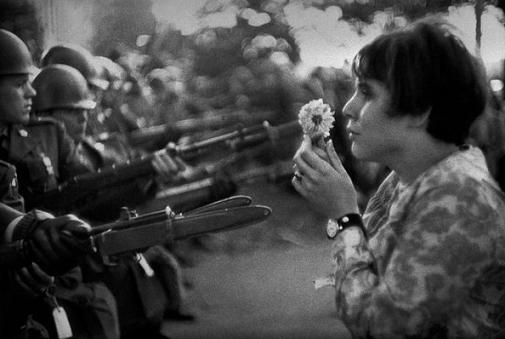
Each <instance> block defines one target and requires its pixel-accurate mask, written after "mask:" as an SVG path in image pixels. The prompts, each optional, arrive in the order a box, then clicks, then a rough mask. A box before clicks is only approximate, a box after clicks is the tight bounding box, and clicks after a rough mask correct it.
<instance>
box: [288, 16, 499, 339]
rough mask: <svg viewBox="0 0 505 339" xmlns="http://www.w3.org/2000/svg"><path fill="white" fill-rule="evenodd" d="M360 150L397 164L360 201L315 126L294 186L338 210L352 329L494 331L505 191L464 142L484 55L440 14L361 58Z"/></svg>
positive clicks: (355, 137) (343, 299)
mask: <svg viewBox="0 0 505 339" xmlns="http://www.w3.org/2000/svg"><path fill="white" fill-rule="evenodd" d="M353 73H354V75H355V79H356V82H355V84H356V87H355V92H354V95H353V96H352V98H351V99H350V100H349V102H348V103H347V104H346V106H345V107H344V110H343V112H344V115H345V116H346V117H347V118H348V119H349V121H348V124H347V130H348V132H349V138H350V140H351V144H352V146H351V147H352V153H353V155H354V156H355V157H356V158H358V159H360V160H365V161H373V162H378V163H380V164H382V165H385V166H387V167H388V168H390V169H391V170H392V171H391V173H390V175H389V176H388V177H387V178H386V179H385V180H384V182H383V183H382V184H381V186H380V187H379V189H378V191H377V192H376V194H375V195H374V196H373V197H372V198H371V200H370V201H369V203H368V206H367V208H366V210H365V211H364V214H363V216H361V214H360V213H359V210H358V206H357V203H356V193H355V190H354V188H353V185H352V183H351V180H350V179H349V176H348V175H347V173H346V172H345V170H344V169H343V167H342V165H341V163H340V161H339V158H338V156H337V155H336V153H335V151H334V148H333V145H332V144H331V143H328V144H327V145H326V149H324V150H323V149H321V148H318V147H317V146H315V145H311V141H310V139H309V138H306V139H305V140H304V141H303V143H302V146H301V147H300V148H299V150H298V151H297V153H296V155H295V157H294V161H295V167H296V169H297V172H296V174H295V177H294V178H293V181H292V182H293V185H294V187H295V188H296V189H297V190H298V192H300V193H301V194H302V195H303V196H304V197H305V198H306V199H307V200H308V201H309V202H311V203H312V205H313V206H314V208H316V209H317V210H318V211H320V212H322V213H324V214H325V215H326V216H328V218H329V219H330V220H329V222H328V226H327V233H328V237H330V238H332V239H334V240H333V242H334V245H333V262H334V271H333V272H334V274H332V276H331V279H330V281H332V282H333V283H334V285H335V290H336V305H337V311H338V315H339V317H340V319H341V320H342V321H343V322H344V323H345V324H346V326H347V327H348V329H349V330H350V331H351V333H352V334H353V336H355V337H368V336H371V337H374V338H403V337H409V336H413V337H416V338H418V337H420V338H434V337H436V338H439V337H444V338H446V337H450V338H476V337H479V338H485V337H486V338H487V337H493V338H494V337H499V336H500V335H501V336H503V335H504V332H503V330H504V328H505V319H504V315H505V201H504V197H503V194H502V193H501V191H500V190H499V188H498V186H497V185H496V183H495V182H494V180H493V179H492V177H491V175H490V174H489V171H488V169H487V167H486V163H485V160H484V156H483V154H482V152H481V151H480V150H479V149H478V148H475V147H470V146H467V145H465V144H464V142H465V138H466V137H467V135H468V131H469V128H470V125H471V124H472V122H473V121H474V120H475V118H476V117H477V116H479V114H481V112H482V111H483V108H484V105H485V101H486V94H485V93H486V90H485V87H484V81H483V78H482V75H481V70H480V67H479V66H478V63H477V61H476V60H475V59H474V58H473V57H472V56H471V55H470V53H469V52H468V51H467V49H466V48H465V47H464V45H463V44H462V43H461V41H460V40H458V39H457V38H456V37H455V36H454V35H453V34H451V33H450V30H449V27H448V26H447V25H445V24H443V23H440V22H439V23H436V22H428V21H420V22H417V23H415V24H413V25H411V26H410V27H408V28H406V29H403V30H401V31H396V32H392V33H388V34H384V35H382V36H380V37H378V38H377V39H376V40H374V41H373V42H372V43H370V44H369V45H367V46H365V47H363V48H362V49H361V50H360V52H359V53H358V54H357V56H356V57H355V59H354V61H353Z"/></svg>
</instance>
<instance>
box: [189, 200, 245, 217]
mask: <svg viewBox="0 0 505 339" xmlns="http://www.w3.org/2000/svg"><path fill="white" fill-rule="evenodd" d="M251 202H252V199H251V197H249V196H247V195H234V196H232V197H229V198H225V199H221V200H219V201H215V202H213V203H210V204H207V205H204V206H201V207H198V208H195V209H192V210H191V211H188V212H186V213H184V215H185V216H188V215H193V214H198V213H204V212H210V211H215V210H220V209H223V208H233V207H241V206H248V205H250V204H251Z"/></svg>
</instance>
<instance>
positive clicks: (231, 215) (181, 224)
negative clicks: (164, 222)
mask: <svg viewBox="0 0 505 339" xmlns="http://www.w3.org/2000/svg"><path fill="white" fill-rule="evenodd" d="M271 213H272V210H271V209H270V208H269V207H266V206H261V205H252V206H241V207H233V208H226V209H222V210H217V211H209V212H204V213H198V214H194V215H189V216H182V217H176V218H174V219H173V220H172V231H173V237H174V239H176V240H178V239H184V238H188V237H192V236H195V235H200V234H205V233H213V232H222V231H228V230H232V229H236V228H241V227H245V226H248V225H251V224H256V223H258V222H261V221H263V220H265V219H266V218H268V216H269V215H270V214H271Z"/></svg>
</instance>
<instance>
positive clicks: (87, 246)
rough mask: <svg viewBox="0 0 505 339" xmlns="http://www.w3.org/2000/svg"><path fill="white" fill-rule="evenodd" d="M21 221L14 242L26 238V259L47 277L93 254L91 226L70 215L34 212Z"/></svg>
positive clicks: (61, 271)
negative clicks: (46, 274) (27, 254)
mask: <svg viewBox="0 0 505 339" xmlns="http://www.w3.org/2000/svg"><path fill="white" fill-rule="evenodd" d="M23 219H26V222H24V220H23ZM23 219H22V220H21V221H20V222H19V223H20V224H22V225H18V227H19V226H21V228H22V229H21V230H19V231H18V232H16V231H15V232H14V240H16V238H18V239H19V238H21V239H25V241H26V242H27V246H28V253H29V256H30V258H29V259H31V261H33V262H35V263H36V264H37V265H39V266H40V268H41V269H42V270H43V271H44V272H46V273H48V274H50V275H60V274H62V273H65V272H67V271H68V270H69V269H71V268H72V267H75V266H77V265H78V264H79V262H80V261H81V260H82V259H83V257H84V256H85V255H87V254H89V253H91V252H92V249H93V245H92V241H91V237H90V236H89V231H90V229H91V227H90V226H89V225H88V224H87V223H85V222H84V221H82V220H80V219H78V218H77V217H75V216H73V215H64V216H60V217H56V218H53V217H52V216H50V215H48V214H47V213H44V212H40V211H37V210H34V211H32V212H30V213H29V214H27V215H26V216H25V217H24V218H23ZM18 227H16V228H18ZM23 233H24V234H23Z"/></svg>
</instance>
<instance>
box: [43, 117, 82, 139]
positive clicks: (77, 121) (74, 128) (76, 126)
mask: <svg viewBox="0 0 505 339" xmlns="http://www.w3.org/2000/svg"><path fill="white" fill-rule="evenodd" d="M52 116H53V118H54V119H56V120H58V121H61V122H62V123H63V124H64V125H65V129H66V130H67V133H68V135H69V136H70V137H71V138H72V139H74V140H80V139H82V138H83V137H84V135H85V132H86V125H87V122H88V111H87V110H85V109H68V110H58V111H55V112H53V115H52Z"/></svg>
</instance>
